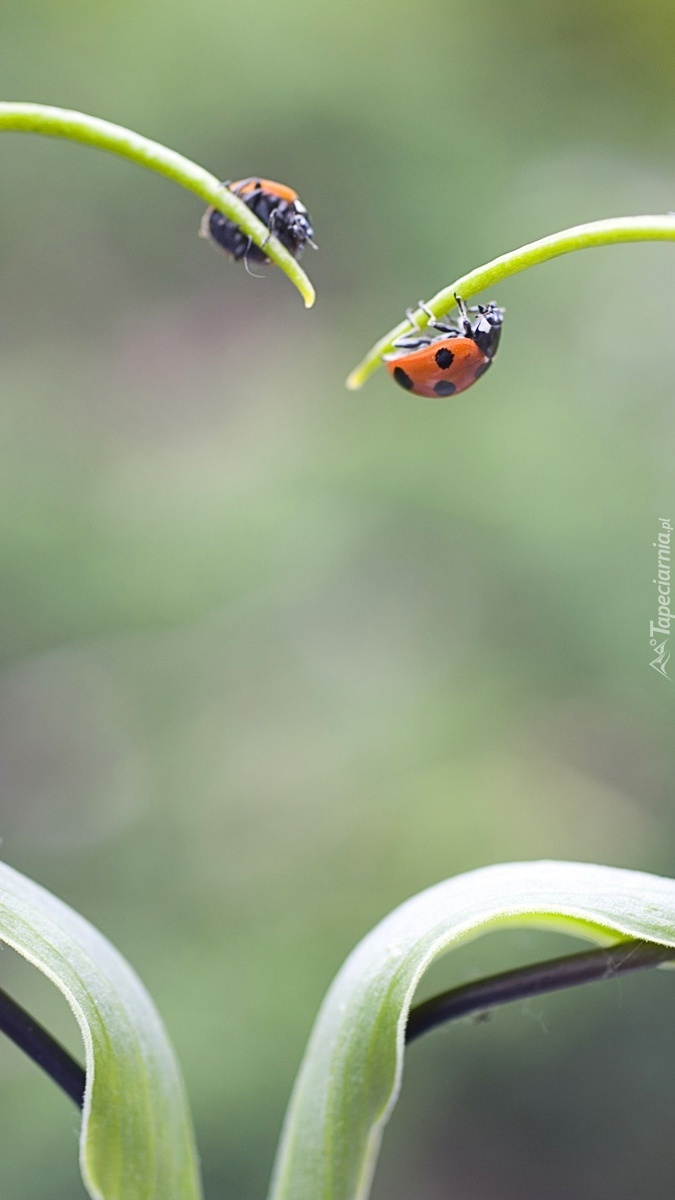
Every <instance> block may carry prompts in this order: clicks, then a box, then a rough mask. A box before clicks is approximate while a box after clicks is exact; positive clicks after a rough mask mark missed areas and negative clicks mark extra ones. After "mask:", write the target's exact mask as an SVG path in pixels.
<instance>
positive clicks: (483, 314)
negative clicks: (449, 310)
mask: <svg viewBox="0 0 675 1200" xmlns="http://www.w3.org/2000/svg"><path fill="white" fill-rule="evenodd" d="M473 311H474V312H477V313H478V316H477V317H476V318H475V320H474V321H472V322H471V334H470V336H471V337H472V338H473V340H474V342H475V343H476V345H477V346H478V349H479V350H482V352H483V354H484V355H485V357H486V358H494V356H495V354H496V353H497V347H498V345H499V339H500V337H501V332H502V325H503V323H504V309H503V308H499V307H498V305H496V304H495V303H494V302H493V301H490V303H489V304H477V305H476V307H475V309H473Z"/></svg>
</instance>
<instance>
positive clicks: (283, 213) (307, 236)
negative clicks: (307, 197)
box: [200, 176, 314, 263]
mask: <svg viewBox="0 0 675 1200" xmlns="http://www.w3.org/2000/svg"><path fill="white" fill-rule="evenodd" d="M223 186H224V187H227V188H229V190H230V191H231V192H233V194H234V195H235V196H239V198H240V199H241V200H243V201H244V203H245V204H247V205H248V207H249V208H250V210H251V212H252V213H255V215H256V217H257V218H258V220H260V221H262V223H263V225H266V226H267V228H268V229H269V231H270V235H274V237H276V238H278V239H279V241H280V242H281V244H282V246H285V247H286V249H287V250H288V251H289V252H290V253H291V254H292V255H293V257H294V258H299V257H300V254H301V253H302V251H303V249H304V247H305V246H306V244H307V242H309V244H310V246H313V245H314V242H313V241H312V237H313V234H314V230H313V229H312V226H311V223H310V219H309V213H308V212H307V209H306V208H305V206H304V204H303V203H302V201H301V200H300V199H299V197H298V194H297V192H294V191H293V189H292V188H289V187H286V185H285V184H283V183H275V182H274V181H273V180H272V179H259V178H257V176H256V177H252V178H251V179H239V180H237V182H236V183H226V184H223ZM200 233H201V236H202V237H207V238H211V239H212V240H213V241H214V242H216V243H217V245H218V246H220V247H221V249H223V250H224V251H225V252H226V253H227V254H229V255H231V257H232V258H234V259H236V260H239V259H241V258H243V259H245V260H246V261H249V262H261V263H266V262H269V261H270V260H269V258H268V257H267V255H266V254H265V250H264V247H261V246H256V244H255V242H253V241H252V240H251V238H250V237H249V235H248V234H247V233H244V231H243V230H242V229H240V228H239V226H238V225H237V224H236V223H235V222H234V221H232V220H230V218H229V217H226V216H225V214H224V213H221V212H219V211H218V209H217V208H213V207H211V208H207V210H206V212H205V213H204V216H203V219H202V224H201V228H200Z"/></svg>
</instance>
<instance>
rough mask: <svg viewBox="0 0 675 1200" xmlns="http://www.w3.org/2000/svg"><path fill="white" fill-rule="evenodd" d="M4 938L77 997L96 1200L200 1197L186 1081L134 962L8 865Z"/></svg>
mask: <svg viewBox="0 0 675 1200" xmlns="http://www.w3.org/2000/svg"><path fill="white" fill-rule="evenodd" d="M0 941H2V942H5V943H6V944H7V945H8V946H11V947H12V948H13V949H14V950H17V951H18V952H19V954H21V955H22V956H23V957H24V958H26V959H27V960H28V961H29V962H31V963H33V965H34V966H36V967H37V968H38V969H39V970H40V971H42V972H43V974H45V975H46V976H47V977H48V978H49V979H51V980H52V982H53V983H54V984H55V985H56V987H57V988H59V990H60V991H61V992H62V993H63V995H64V996H65V997H66V1000H67V1001H68V1003H69V1005H70V1007H71V1009H72V1011H73V1013H74V1015H75V1018H76V1020H77V1022H78V1024H79V1027H80V1031H81V1033H82V1037H83V1040H84V1048H85V1063H86V1075H87V1083H86V1090H85V1097H84V1109H83V1113H82V1132H81V1137H80V1169H81V1172H82V1178H83V1180H84V1184H85V1186H86V1188H87V1191H88V1192H89V1195H90V1196H91V1197H92V1198H93V1200H199V1198H200V1197H201V1187H200V1182H199V1172H198V1167H197V1156H196V1151H195V1145H194V1138H193V1133H192V1124H191V1120H190V1115H189V1110H188V1107H187V1102H186V1099H185V1092H184V1086H183V1081H182V1079H181V1075H180V1071H179V1068H178V1064H177V1062H176V1058H175V1055H174V1052H173V1050H172V1047H171V1044H170V1042H169V1040H168V1037H167V1034H166V1031H165V1029H164V1026H163V1024H162V1021H161V1019H160V1017H159V1015H158V1013H157V1010H156V1009H155V1007H154V1005H153V1003H152V1000H151V999H150V997H149V995H148V993H147V992H146V991H145V988H144V987H143V985H142V984H141V982H140V980H139V979H138V977H137V976H136V975H135V974H134V972H133V971H132V969H131V967H130V966H129V965H128V963H127V962H125V960H124V959H123V958H122V956H121V955H120V954H119V953H118V952H117V950H115V948H114V947H113V946H112V945H111V944H110V942H108V941H107V940H106V938H104V937H103V935H102V934H100V933H99V932H98V931H97V930H96V929H94V927H93V926H92V925H90V924H89V922H88V921H85V919H84V917H81V916H80V915H79V914H78V913H76V912H75V911H74V910H73V909H71V908H69V907H68V906H67V905H66V904H64V903H63V902H62V901H61V900H58V899H57V897H56V896H53V895H52V894H51V893H50V892H47V891H45V889H44V888H42V887H40V886H39V885H38V884H36V883H33V882H32V880H30V879H27V878H26V877H25V876H24V875H20V874H19V872H18V871H14V870H13V869H12V868H11V867H8V866H7V865H6V864H4V863H0Z"/></svg>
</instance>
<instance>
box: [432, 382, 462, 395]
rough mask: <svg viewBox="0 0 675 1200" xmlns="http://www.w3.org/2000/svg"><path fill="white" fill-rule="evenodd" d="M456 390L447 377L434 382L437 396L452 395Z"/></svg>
mask: <svg viewBox="0 0 675 1200" xmlns="http://www.w3.org/2000/svg"><path fill="white" fill-rule="evenodd" d="M456 391H457V387H456V385H455V384H454V383H451V382H450V380H449V379H439V381H438V383H435V384H434V392H435V393H436V395H437V396H453V395H454V394H455V392H456Z"/></svg>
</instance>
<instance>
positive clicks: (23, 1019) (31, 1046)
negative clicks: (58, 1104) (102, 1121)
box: [0, 988, 85, 1108]
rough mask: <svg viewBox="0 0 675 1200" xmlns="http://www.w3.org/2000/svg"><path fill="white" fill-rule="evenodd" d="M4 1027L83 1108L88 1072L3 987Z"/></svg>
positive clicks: (0, 1012)
mask: <svg viewBox="0 0 675 1200" xmlns="http://www.w3.org/2000/svg"><path fill="white" fill-rule="evenodd" d="M0 1030H1V1031H2V1033H4V1034H6V1035H7V1037H8V1038H11V1040H12V1041H13V1042H15V1044H16V1045H17V1046H18V1047H19V1049H20V1050H23V1051H24V1053H26V1054H27V1055H28V1056H29V1058H32V1059H33V1062H35V1063H37V1065H38V1066H39V1067H42V1070H43V1071H46V1072H47V1074H48V1075H50V1076H51V1078H52V1079H53V1080H54V1083H57V1084H58V1085H59V1087H60V1088H63V1090H64V1092H65V1093H66V1094H67V1095H68V1096H70V1098H71V1100H74V1102H75V1104H77V1105H78V1107H79V1108H82V1103H83V1100H84V1082H85V1073H84V1070H83V1069H82V1067H81V1066H80V1064H79V1063H77V1062H75V1059H74V1058H71V1056H70V1054H69V1053H68V1051H67V1050H64V1048H63V1046H61V1045H60V1043H59V1042H57V1041H56V1040H55V1039H54V1038H53V1037H52V1035H51V1034H50V1033H47V1030H46V1029H43V1027H42V1025H39V1024H38V1022H37V1021H35V1020H34V1019H33V1017H31V1015H30V1013H27V1012H26V1010H25V1008H22V1007H21V1005H20V1004H17V1003H16V1001H15V1000H12V998H11V996H8V995H7V993H6V992H3V991H2V989H1V988H0Z"/></svg>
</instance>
